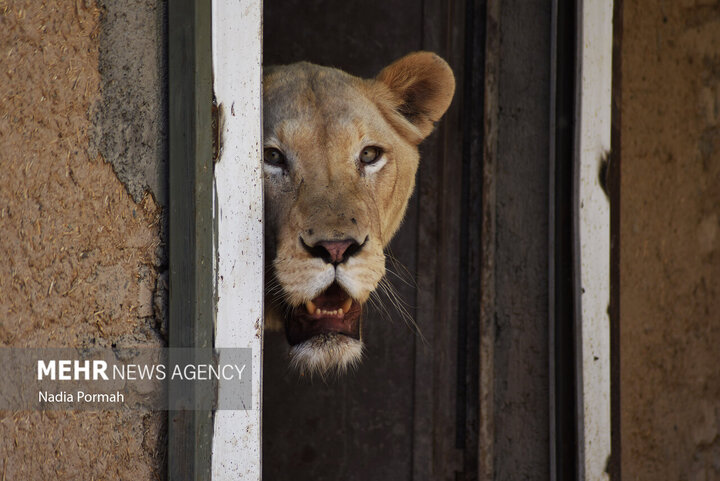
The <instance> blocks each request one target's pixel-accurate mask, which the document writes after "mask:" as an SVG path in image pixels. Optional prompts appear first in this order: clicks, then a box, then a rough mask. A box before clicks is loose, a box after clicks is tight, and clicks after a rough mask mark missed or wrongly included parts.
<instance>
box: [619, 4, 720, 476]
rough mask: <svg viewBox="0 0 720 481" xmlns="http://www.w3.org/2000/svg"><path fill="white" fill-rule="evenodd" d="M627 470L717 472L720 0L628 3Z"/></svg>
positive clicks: (624, 144) (624, 217) (624, 182)
mask: <svg viewBox="0 0 720 481" xmlns="http://www.w3.org/2000/svg"><path fill="white" fill-rule="evenodd" d="M623 15H624V24H623V43H622V58H621V61H622V67H621V68H622V112H621V114H622V121H621V126H622V131H621V135H622V141H621V157H622V167H621V169H622V172H621V229H620V233H621V244H620V245H621V251H620V256H621V300H620V309H621V313H620V322H621V326H620V329H621V333H620V339H621V341H620V342H621V346H620V349H621V406H622V416H621V421H622V477H623V479H624V480H628V481H635V480H660V479H662V480H702V481H705V480H715V479H720V462H719V460H720V437H719V436H718V429H719V427H720V369H718V361H719V360H720V348H719V347H718V346H720V236H719V235H718V234H719V233H720V217H719V216H720V2H718V1H716V0H715V1H713V0H683V1H675V2H669V1H661V0H642V1H636V2H630V1H625V2H624V11H623Z"/></svg>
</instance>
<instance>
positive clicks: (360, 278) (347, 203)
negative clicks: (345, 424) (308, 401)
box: [263, 52, 455, 374]
mask: <svg viewBox="0 0 720 481" xmlns="http://www.w3.org/2000/svg"><path fill="white" fill-rule="evenodd" d="M454 88H455V80H454V77H453V74H452V71H451V70H450V68H449V67H448V65H447V64H446V63H445V62H444V61H443V60H442V59H440V58H439V57H437V56H436V55H434V54H431V53H428V52H417V53H414V54H410V55H408V56H406V57H403V58H402V59H400V60H398V61H396V62H395V63H393V64H391V65H390V66H388V67H386V68H385V69H384V70H383V71H382V72H381V73H380V74H379V75H378V77H377V78H375V79H372V80H365V79H360V78H357V77H353V76H351V75H349V74H347V73H345V72H342V71H340V70H336V69H332V68H328V67H321V66H317V65H313V64H309V63H298V64H293V65H288V66H282V67H272V68H270V69H267V70H266V74H265V77H264V87H263V117H264V121H263V123H264V125H263V129H264V139H265V140H264V142H265V145H264V179H265V180H264V189H265V190H264V193H265V219H266V225H265V237H266V246H267V247H266V259H267V262H268V272H267V275H266V279H267V285H266V325H267V326H268V327H269V328H273V327H280V326H283V327H284V329H285V333H286V336H287V340H288V342H289V344H290V345H291V350H290V356H291V361H292V363H293V364H294V365H296V366H297V367H299V368H300V369H302V370H305V371H308V372H311V373H312V372H318V373H321V374H324V373H326V372H328V371H330V370H338V371H342V370H344V369H346V368H347V367H348V366H350V365H352V364H354V363H356V362H358V361H359V359H360V358H361V356H362V346H363V344H362V329H361V315H362V311H363V304H364V303H365V302H366V301H367V300H368V297H369V296H370V293H371V292H372V291H373V290H375V288H376V287H377V286H378V283H379V282H380V280H381V279H382V278H383V276H384V275H385V255H384V252H383V249H384V248H385V246H386V245H387V244H388V243H389V242H390V239H391V238H392V236H393V235H394V234H395V232H396V231H397V229H398V227H399V226H400V223H401V221H402V218H403V215H404V213H405V210H406V207H407V203H408V200H409V198H410V195H411V194H412V190H413V187H414V184H415V173H416V171H417V167H418V161H419V155H418V149H417V145H418V144H419V143H420V142H421V141H422V139H424V138H425V137H426V136H427V135H428V134H429V133H430V132H431V131H432V128H433V124H434V122H435V121H437V120H439V118H440V117H441V116H442V114H443V113H444V112H445V110H446V109H447V107H448V106H449V104H450V101H451V100H452V96H453V92H454Z"/></svg>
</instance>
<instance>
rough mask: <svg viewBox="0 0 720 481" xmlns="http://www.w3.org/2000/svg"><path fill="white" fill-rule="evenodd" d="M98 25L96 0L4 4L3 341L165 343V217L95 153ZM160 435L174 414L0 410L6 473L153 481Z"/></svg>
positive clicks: (0, 95)
mask: <svg viewBox="0 0 720 481" xmlns="http://www.w3.org/2000/svg"><path fill="white" fill-rule="evenodd" d="M100 17H101V16H100V10H99V9H98V8H97V7H96V6H95V5H94V3H93V2H91V1H77V2H66V1H60V0H58V1H49V0H48V1H40V0H27V1H19V0H18V1H14V2H9V3H8V2H3V3H0V55H2V62H1V64H0V65H2V69H1V70H0V168H1V169H2V173H3V174H2V176H0V232H2V242H0V293H1V294H2V295H0V346H14V347H23V346H26V347H42V346H58V347H59V346H89V345H100V346H110V345H112V344H115V345H118V346H129V345H143V346H148V345H156V346H157V345H162V344H163V342H164V341H163V339H162V335H161V334H160V331H161V330H160V326H161V325H162V312H163V309H162V305H158V303H157V302H155V296H154V292H155V290H156V284H157V283H158V279H159V276H158V271H159V270H161V269H162V255H160V254H162V248H161V246H160V244H161V242H160V223H161V211H160V208H159V206H158V204H157V202H156V201H155V199H154V198H153V197H152V196H150V195H147V194H146V195H140V196H139V197H138V198H137V200H138V202H135V201H133V199H132V198H131V196H130V195H129V194H128V192H127V190H126V188H125V187H124V186H123V184H122V183H121V182H120V181H119V180H118V178H117V176H116V175H115V173H114V172H113V168H112V166H111V165H110V164H108V163H106V162H105V161H104V159H103V156H102V153H101V152H96V151H93V149H91V148H90V136H91V133H92V132H93V114H92V112H96V111H97V110H96V108H97V106H98V103H100V105H102V102H103V100H102V93H101V87H102V85H103V82H104V81H103V78H102V77H101V75H100V72H99V70H98V65H99V47H100V44H101V35H100V33H101V32H102V24H101V21H100ZM130 33H131V32H125V35H128V34H130ZM115 121H116V124H117V125H123V122H124V121H125V120H124V119H123V118H122V116H117V117H116V118H115ZM161 280H162V279H161V278H160V281H161ZM160 304H162V303H160ZM164 426H165V414H164V413H146V412H138V411H116V412H12V413H9V412H4V413H0V459H2V460H3V467H2V476H3V479H8V480H10V479H13V480H20V479H22V480H47V479H54V480H77V479H136V480H144V479H148V480H149V479H157V477H158V476H162V473H163V471H164V446H165V440H164V436H165V434H164V433H165V427H164Z"/></svg>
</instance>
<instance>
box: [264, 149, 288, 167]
mask: <svg viewBox="0 0 720 481" xmlns="http://www.w3.org/2000/svg"><path fill="white" fill-rule="evenodd" d="M263 160H264V161H265V163H266V164H270V165H274V166H275V167H285V165H286V160H285V156H284V155H283V153H282V152H280V151H279V150H278V149H276V148H274V147H269V148H267V149H265V152H264V153H263Z"/></svg>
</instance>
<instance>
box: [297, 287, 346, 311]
mask: <svg viewBox="0 0 720 481" xmlns="http://www.w3.org/2000/svg"><path fill="white" fill-rule="evenodd" d="M352 302H353V301H352V298H351V297H350V296H348V295H347V293H346V292H345V291H344V290H343V289H342V288H341V287H340V286H339V285H337V284H332V285H331V286H330V287H329V288H328V289H327V290H326V291H325V292H323V293H322V294H320V295H319V296H317V297H316V298H315V299H313V300H312V301H307V302H306V303H305V309H307V312H308V314H310V315H311V316H313V315H334V316H342V315H343V314H344V313H346V312H348V311H349V310H350V307H351V306H352Z"/></svg>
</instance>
